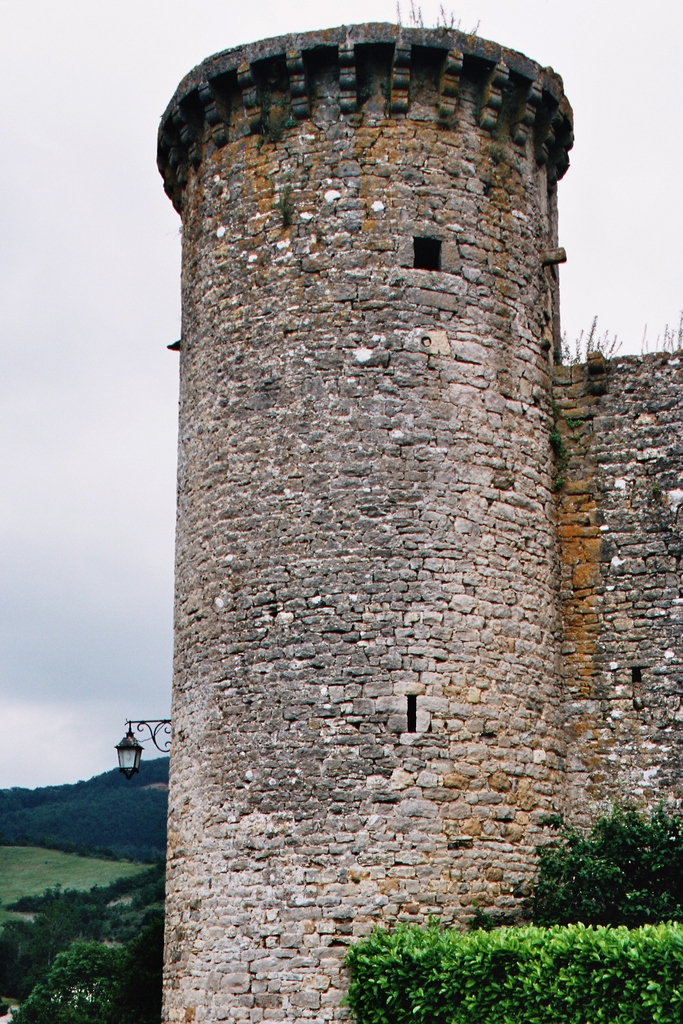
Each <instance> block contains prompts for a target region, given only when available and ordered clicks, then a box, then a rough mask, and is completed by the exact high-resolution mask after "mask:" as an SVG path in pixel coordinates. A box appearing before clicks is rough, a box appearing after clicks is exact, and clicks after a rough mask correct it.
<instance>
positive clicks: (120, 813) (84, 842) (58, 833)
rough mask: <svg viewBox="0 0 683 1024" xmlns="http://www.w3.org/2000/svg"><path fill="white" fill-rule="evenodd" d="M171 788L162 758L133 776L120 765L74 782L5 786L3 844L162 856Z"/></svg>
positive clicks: (1, 794) (1, 792) (0, 820)
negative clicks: (20, 787) (27, 787)
mask: <svg viewBox="0 0 683 1024" xmlns="http://www.w3.org/2000/svg"><path fill="white" fill-rule="evenodd" d="M167 787H168V758H167V757H159V758H154V759H152V760H151V761H144V760H143V762H142V764H141V765H140V773H139V774H138V775H134V776H133V778H132V779H130V780H128V779H126V778H125V777H124V776H123V775H122V774H121V772H119V771H118V769H114V771H110V772H105V773H104V774H103V775H96V776H95V777H94V778H92V779H88V780H87V782H76V783H74V784H73V785H68V786H44V787H42V788H40V789H19V788H15V789H0V845H2V844H3V842H4V843H8V842H9V843H20V844H21V845H33V846H47V847H52V848H53V849H58V850H67V851H74V852H78V853H99V854H102V853H106V852H109V853H111V854H113V855H114V856H116V857H126V858H130V859H132V860H139V861H147V862H149V861H153V860H156V859H157V858H158V857H163V856H164V855H165V852H166V806H167Z"/></svg>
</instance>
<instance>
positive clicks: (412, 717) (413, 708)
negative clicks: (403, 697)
mask: <svg viewBox="0 0 683 1024" xmlns="http://www.w3.org/2000/svg"><path fill="white" fill-rule="evenodd" d="M407 700H408V732H417V697H416V696H415V694H414V693H409V694H408V697H407Z"/></svg>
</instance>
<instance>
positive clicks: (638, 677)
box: [631, 668, 643, 683]
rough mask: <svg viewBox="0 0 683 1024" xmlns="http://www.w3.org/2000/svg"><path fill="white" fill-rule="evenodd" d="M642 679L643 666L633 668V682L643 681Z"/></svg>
mask: <svg viewBox="0 0 683 1024" xmlns="http://www.w3.org/2000/svg"><path fill="white" fill-rule="evenodd" d="M642 681H643V670H642V668H632V669H631V682H632V683H642Z"/></svg>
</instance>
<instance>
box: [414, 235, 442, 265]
mask: <svg viewBox="0 0 683 1024" xmlns="http://www.w3.org/2000/svg"><path fill="white" fill-rule="evenodd" d="M413 249H414V252H415V260H414V263H413V266H414V267H415V269H416V270H440V269H441V242H440V241H439V239H438V238H414V239H413Z"/></svg>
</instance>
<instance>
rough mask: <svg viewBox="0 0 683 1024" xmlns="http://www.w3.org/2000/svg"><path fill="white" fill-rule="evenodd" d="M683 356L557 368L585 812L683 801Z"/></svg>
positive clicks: (574, 768) (570, 634)
mask: <svg viewBox="0 0 683 1024" xmlns="http://www.w3.org/2000/svg"><path fill="white" fill-rule="evenodd" d="M682 363H683V354H682V353H680V352H679V353H677V354H676V355H675V356H672V355H669V356H667V355H663V354H660V355H651V356H646V357H645V358H644V359H642V360H641V359H638V358H637V357H635V356H629V357H625V358H621V359H619V358H617V359H613V360H611V361H610V362H608V363H605V362H604V361H601V360H600V359H599V358H594V359H593V360H591V361H589V363H588V365H587V366H573V367H558V368H556V371H555V400H556V402H557V410H558V412H559V414H560V416H559V421H558V426H559V431H560V433H561V435H562V436H563V438H564V441H565V445H566V447H567V455H566V463H567V464H566V466H564V467H563V466H559V467H558V473H560V474H561V475H562V476H563V477H564V483H563V485H562V486H561V488H560V489H559V493H558V497H559V530H558V533H559V536H560V544H561V554H562V598H563V604H564V620H565V638H564V647H563V656H564V658H563V661H564V679H565V686H566V693H565V701H566V703H565V714H566V719H567V741H568V760H567V789H566V794H565V798H564V808H565V811H566V813H567V815H568V817H569V818H570V819H572V820H574V821H576V822H578V823H582V824H587V823H588V822H589V820H590V818H591V817H593V816H594V815H595V813H596V812H597V811H598V810H599V809H604V808H605V807H606V805H607V804H608V803H609V801H613V800H617V801H618V802H621V803H623V802H624V801H631V800H633V799H636V800H637V801H638V802H639V803H641V804H642V805H649V806H652V805H653V804H655V803H657V802H659V801H661V800H665V801H667V802H669V803H670V804H671V805H673V806H674V807H679V808H680V806H681V804H682V803H683V736H682V735H681V728H682V725H683V707H682V705H681V696H682V694H683V576H682V574H681V555H682V554H683V537H682V536H681V521H682V519H683V513H682V512H681V509H682V508H683V459H682V455H683V432H682V428H683V374H682V373H681V365H682ZM558 483H561V481H558ZM634 670H635V671H634Z"/></svg>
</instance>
